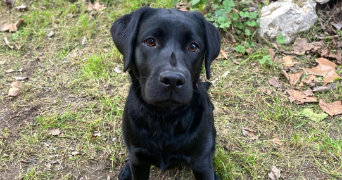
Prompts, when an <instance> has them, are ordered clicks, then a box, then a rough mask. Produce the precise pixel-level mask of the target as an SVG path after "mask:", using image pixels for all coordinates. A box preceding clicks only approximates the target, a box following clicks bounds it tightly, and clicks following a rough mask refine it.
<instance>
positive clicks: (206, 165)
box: [192, 156, 221, 180]
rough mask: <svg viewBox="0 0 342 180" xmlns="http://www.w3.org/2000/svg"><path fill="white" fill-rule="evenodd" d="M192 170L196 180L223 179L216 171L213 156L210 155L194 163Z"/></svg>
mask: <svg viewBox="0 0 342 180" xmlns="http://www.w3.org/2000/svg"><path fill="white" fill-rule="evenodd" d="M192 172H193V173H194V175H195V178H196V180H221V179H220V178H219V177H218V176H217V175H216V173H215V171H214V167H213V160H212V158H211V156H208V158H206V160H204V161H201V162H196V163H194V165H193V166H192Z"/></svg>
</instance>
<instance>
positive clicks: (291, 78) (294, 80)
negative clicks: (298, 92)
mask: <svg viewBox="0 0 342 180" xmlns="http://www.w3.org/2000/svg"><path fill="white" fill-rule="evenodd" d="M282 74H283V75H284V76H285V77H286V79H287V80H288V81H289V83H290V84H291V86H292V87H294V86H295V85H296V84H297V82H298V80H299V78H300V77H301V76H302V74H303V72H300V71H298V72H296V73H295V74H288V73H287V72H286V71H285V70H282Z"/></svg>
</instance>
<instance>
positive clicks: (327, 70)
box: [304, 58, 340, 86]
mask: <svg viewBox="0 0 342 180" xmlns="http://www.w3.org/2000/svg"><path fill="white" fill-rule="evenodd" d="M316 62H317V63H318V65H317V66H316V67H313V68H311V69H307V68H305V69H304V70H305V71H307V72H308V73H309V74H314V75H319V76H323V86H324V85H326V84H327V83H329V82H333V81H334V80H335V79H337V78H340V76H339V75H338V74H337V73H336V72H335V68H336V67H337V65H336V64H335V63H333V62H332V61H329V60H327V59H325V58H318V59H316Z"/></svg>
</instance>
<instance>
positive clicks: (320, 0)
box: [315, 0, 330, 4]
mask: <svg viewBox="0 0 342 180" xmlns="http://www.w3.org/2000/svg"><path fill="white" fill-rule="evenodd" d="M315 1H316V2H318V3H320V4H325V3H327V2H329V1H330V0H315Z"/></svg>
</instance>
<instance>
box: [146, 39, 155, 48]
mask: <svg viewBox="0 0 342 180" xmlns="http://www.w3.org/2000/svg"><path fill="white" fill-rule="evenodd" d="M145 44H147V45H148V46H150V47H153V46H156V41H155V40H154V39H153V38H148V39H146V40H145Z"/></svg>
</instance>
